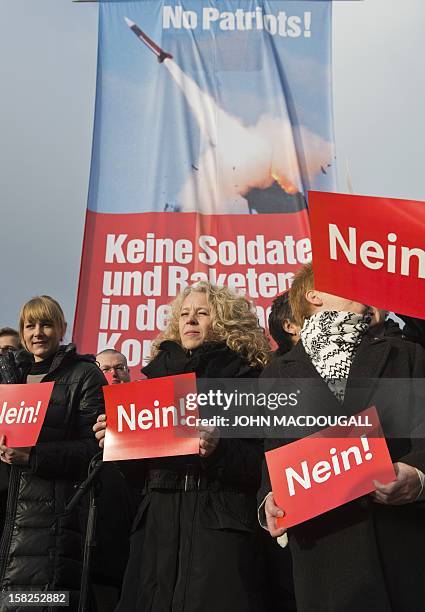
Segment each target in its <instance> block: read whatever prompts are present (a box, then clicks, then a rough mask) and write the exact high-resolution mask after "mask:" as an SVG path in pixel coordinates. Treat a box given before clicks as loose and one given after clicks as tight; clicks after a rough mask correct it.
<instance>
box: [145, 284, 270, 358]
mask: <svg viewBox="0 0 425 612" xmlns="http://www.w3.org/2000/svg"><path fill="white" fill-rule="evenodd" d="M192 292H199V293H205V295H206V296H207V301H208V304H209V306H210V309H211V331H210V334H209V336H208V341H211V342H223V343H224V344H226V345H227V346H228V347H229V348H230V349H231V350H232V351H235V353H238V354H239V355H240V356H241V357H242V358H243V359H244V360H245V361H246V362H247V363H248V364H249V365H250V366H252V367H258V366H260V367H264V366H265V365H266V364H267V363H268V361H269V357H270V346H269V343H268V341H267V338H266V336H265V333H264V329H263V328H262V327H260V325H259V323H258V318H257V314H256V312H255V311H254V308H253V306H252V304H251V302H249V300H248V299H247V298H246V297H244V296H241V295H237V294H236V293H233V292H232V291H230V289H228V288H227V287H218V286H216V285H212V284H211V283H209V282H206V281H202V282H199V283H196V285H191V286H189V287H186V289H184V291H182V292H181V293H180V295H178V296H177V298H176V299H175V300H174V301H173V302H172V303H171V318H170V321H169V323H168V326H167V328H166V329H165V330H164V331H163V332H162V333H161V334H160V335H159V336H158V337H157V338H156V340H154V342H153V344H152V354H151V359H153V358H154V357H155V356H156V355H157V354H158V352H159V345H160V344H161V342H163V341H164V340H174V342H177V343H178V344H180V345H182V342H181V338H180V332H179V318H180V311H181V307H182V304H183V302H184V300H185V299H186V297H187V296H188V295H189V294H190V293H192Z"/></svg>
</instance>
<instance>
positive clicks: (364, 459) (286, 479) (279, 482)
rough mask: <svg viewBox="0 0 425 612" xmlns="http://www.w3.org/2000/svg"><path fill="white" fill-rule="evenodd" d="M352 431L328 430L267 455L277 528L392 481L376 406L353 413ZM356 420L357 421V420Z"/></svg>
mask: <svg viewBox="0 0 425 612" xmlns="http://www.w3.org/2000/svg"><path fill="white" fill-rule="evenodd" d="M357 416H358V417H361V423H363V424H367V423H370V425H371V426H368V427H366V426H365V425H362V426H360V425H359V426H356V427H354V428H353V427H327V428H326V429H324V430H322V431H320V432H318V433H316V434H313V435H311V436H308V437H306V438H303V439H302V440H297V441H296V442H293V443H291V444H288V445H286V446H282V447H280V448H276V449H274V450H272V451H268V452H267V453H266V460H267V466H268V469H269V474H270V480H271V483H272V489H273V495H274V499H275V502H276V504H277V505H278V506H279V507H280V508H282V509H283V510H284V511H285V516H284V517H283V518H282V519H278V523H279V525H280V526H281V527H292V526H293V525H297V524H298V523H302V522H304V521H306V520H308V519H311V518H313V517H314V516H318V515H319V514H323V513H324V512H327V511H328V510H331V509H332V508H336V507H337V506H341V505H342V504H345V503H346V502H348V501H350V500H352V499H356V498H357V497H361V496H362V495H366V493H370V492H371V491H374V490H375V487H374V486H373V480H377V481H378V482H382V483H385V484H386V483H388V482H391V481H392V480H394V479H395V472H394V467H393V464H392V461H391V457H390V454H389V452H388V447H387V443H386V441H385V438H384V437H383V433H382V429H381V426H380V423H379V418H378V414H377V412H376V408H375V407H374V406H373V407H371V408H368V409H367V410H364V411H363V412H361V413H359V415H357ZM359 422H360V419H359Z"/></svg>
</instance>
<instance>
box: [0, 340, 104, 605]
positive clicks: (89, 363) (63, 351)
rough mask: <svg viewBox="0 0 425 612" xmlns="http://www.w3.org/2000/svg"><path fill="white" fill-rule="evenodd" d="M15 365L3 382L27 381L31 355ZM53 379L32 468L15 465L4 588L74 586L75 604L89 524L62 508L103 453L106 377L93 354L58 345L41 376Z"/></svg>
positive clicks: (2, 562)
mask: <svg viewBox="0 0 425 612" xmlns="http://www.w3.org/2000/svg"><path fill="white" fill-rule="evenodd" d="M16 362H17V363H16V364H15V374H14V378H13V377H12V376H9V380H7V379H6V380H5V378H6V377H7V375H9V374H10V373H11V369H10V363H11V361H10V358H9V362H8V363H7V364H6V366H7V367H6V368H5V367H3V368H2V367H1V364H0V376H2V378H3V380H1V382H22V383H23V382H25V381H26V376H27V373H28V371H29V369H30V367H31V356H27V357H26V358H25V356H24V358H22V354H21V355H18V357H17V358H16ZM3 365H4V363H3ZM47 381H54V382H55V386H54V388H53V392H52V396H51V400H50V403H49V406H48V409H47V414H46V418H45V421H44V424H43V427H42V430H41V433H40V436H39V440H38V442H37V444H36V446H34V447H33V448H32V450H31V453H30V460H29V465H28V466H27V467H24V468H23V467H19V466H12V467H11V469H10V475H9V486H8V496H7V508H6V520H5V526H4V530H3V536H2V540H1V546H0V585H1V589H2V590H15V589H19V590H22V589H29V590H34V589H35V590H60V589H62V590H70V591H71V600H72V602H73V603H72V604H71V609H74V606H76V604H75V602H76V601H77V599H78V589H79V585H80V579H81V553H82V545H83V529H82V524H81V520H80V516H79V514H80V513H79V512H75V513H74V514H73V515H71V516H63V511H64V508H65V505H66V503H67V502H68V501H69V499H70V498H71V497H72V495H73V492H74V486H75V484H76V482H78V481H81V480H83V479H84V477H85V475H86V472H87V468H88V465H89V462H90V460H91V458H92V456H93V455H94V454H95V453H96V452H97V450H98V448H97V443H96V440H95V438H94V434H93V432H92V426H93V424H94V422H95V421H96V418H97V415H98V414H99V413H101V412H104V405H103V394H102V389H101V387H102V385H104V384H106V381H105V378H104V376H103V374H102V372H101V371H100V370H99V368H98V367H97V366H96V365H95V363H94V358H93V357H92V356H83V355H78V354H77V353H76V350H75V347H74V345H72V344H70V345H68V346H61V347H60V348H59V351H58V352H57V353H56V355H55V357H54V359H53V362H52V364H51V366H50V369H49V372H48V373H47V374H46V375H45V377H44V378H43V382H47ZM2 465H3V466H4V464H2ZM49 609H51V608H49ZM75 609H76V607H75ZM0 610H2V608H1V607H0Z"/></svg>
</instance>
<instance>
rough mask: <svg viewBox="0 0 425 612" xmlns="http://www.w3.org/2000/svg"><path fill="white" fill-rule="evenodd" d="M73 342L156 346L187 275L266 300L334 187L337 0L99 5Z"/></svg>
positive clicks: (128, 348)
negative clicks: (311, 215) (316, 202)
mask: <svg viewBox="0 0 425 612" xmlns="http://www.w3.org/2000/svg"><path fill="white" fill-rule="evenodd" d="M99 8H100V11H99V14H100V22H99V59H98V77H97V79H98V80H97V95H96V115H95V130H94V142H93V156H92V167H91V178H90V191H89V201H88V211H87V219H86V229H85V238H84V246H83V257H82V267H81V274H80V287H79V296H78V303H77V311H76V321H75V326H74V339H75V341H76V342H77V344H78V347H79V349H80V350H81V351H83V352H84V351H89V352H95V351H100V350H103V349H105V348H115V349H117V350H119V351H122V352H123V353H124V354H126V356H127V357H128V360H129V365H130V366H131V367H136V366H139V364H140V363H141V362H142V360H143V359H146V358H147V357H148V356H149V352H150V342H151V340H152V339H153V338H154V337H155V336H157V334H158V333H159V332H160V331H161V330H163V329H164V326H165V325H166V321H167V316H168V312H169V309H168V307H167V304H168V303H169V302H170V301H171V300H172V299H173V298H175V296H176V295H177V294H178V293H179V292H180V291H181V290H182V289H183V288H184V287H185V286H186V285H187V284H189V283H193V282H196V281H198V280H205V279H206V280H210V281H212V282H213V283H215V284H219V285H222V284H226V285H229V286H231V287H234V288H235V289H237V290H239V291H243V292H246V293H247V294H248V295H249V296H250V297H251V298H252V299H253V300H254V301H255V303H256V306H257V310H258V313H259V318H260V322H261V323H262V324H263V325H265V324H266V321H267V316H268V308H269V306H270V302H271V300H272V299H273V298H274V297H275V296H276V295H278V294H279V293H281V292H282V291H285V290H286V289H288V287H289V286H290V284H291V279H292V276H293V274H294V272H295V271H296V269H297V267H298V266H299V265H300V264H303V263H305V262H306V261H309V260H310V257H311V245H310V238H309V225H308V215H307V211H306V203H305V194H306V191H307V190H309V189H315V190H319V191H334V190H335V175H336V168H335V155H334V146H333V130H332V107H331V2H328V1H310V2H297V1H292V0H290V1H283V0H269V1H265V0H259V1H255V2H251V1H250V0H217V1H215V2H211V1H209V0H192V1H186V0H182V1H180V0H179V1H178V2H177V1H175V0H166V1H165V0H164V1H162V0H138V1H134V2H121V1H111V2H109V1H102V2H101V3H100V7H99Z"/></svg>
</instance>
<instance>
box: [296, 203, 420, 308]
mask: <svg viewBox="0 0 425 612" xmlns="http://www.w3.org/2000/svg"><path fill="white" fill-rule="evenodd" d="M308 201H309V208H310V224H311V240H312V251H313V263H314V279H315V285H316V288H317V289H320V290H321V291H326V292H327V293H332V294H334V295H340V296H343V297H346V298H349V299H351V300H355V301H357V302H361V303H363V304H368V305H370V306H377V307H379V308H383V309H385V310H391V311H393V312H399V313H402V314H406V315H410V316H413V317H419V318H425V202H414V201H409V200H397V199H390V198H372V197H366V196H354V195H346V194H339V193H320V192H318V191H312V192H310V193H309V198H308Z"/></svg>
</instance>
